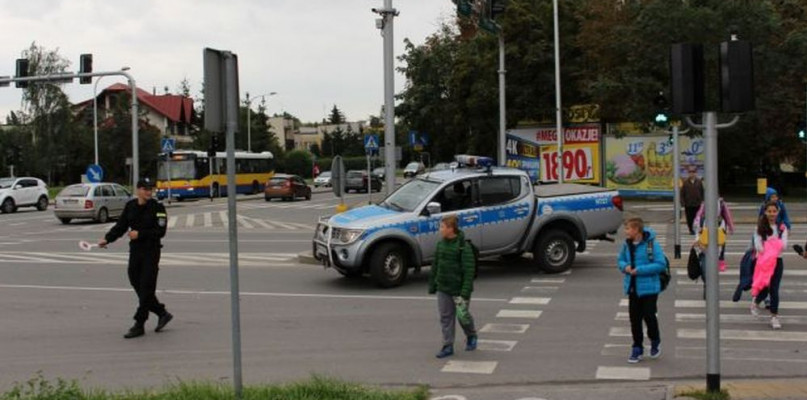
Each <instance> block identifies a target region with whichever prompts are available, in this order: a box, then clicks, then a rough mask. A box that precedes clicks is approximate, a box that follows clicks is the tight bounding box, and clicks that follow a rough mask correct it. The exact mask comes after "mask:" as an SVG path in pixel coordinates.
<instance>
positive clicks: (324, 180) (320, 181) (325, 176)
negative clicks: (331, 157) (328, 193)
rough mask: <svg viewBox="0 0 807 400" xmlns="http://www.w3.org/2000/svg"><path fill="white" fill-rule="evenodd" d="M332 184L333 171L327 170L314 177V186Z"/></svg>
mask: <svg viewBox="0 0 807 400" xmlns="http://www.w3.org/2000/svg"><path fill="white" fill-rule="evenodd" d="M320 186H325V187H328V186H331V171H325V172H323V173H321V174H319V175H317V177H316V178H314V187H320Z"/></svg>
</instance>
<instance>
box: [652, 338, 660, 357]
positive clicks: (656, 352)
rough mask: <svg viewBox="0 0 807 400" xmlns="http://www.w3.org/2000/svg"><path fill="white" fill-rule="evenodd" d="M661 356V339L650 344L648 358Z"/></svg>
mask: <svg viewBox="0 0 807 400" xmlns="http://www.w3.org/2000/svg"><path fill="white" fill-rule="evenodd" d="M659 357H661V341H653V342H651V344H650V358H659Z"/></svg>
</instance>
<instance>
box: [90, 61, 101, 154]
mask: <svg viewBox="0 0 807 400" xmlns="http://www.w3.org/2000/svg"><path fill="white" fill-rule="evenodd" d="M102 78H103V76H100V77H98V79H96V80H95V84H93V86H92V128H93V129H92V131H93V138H94V140H95V165H98V94H97V92H98V82H101V79H102Z"/></svg>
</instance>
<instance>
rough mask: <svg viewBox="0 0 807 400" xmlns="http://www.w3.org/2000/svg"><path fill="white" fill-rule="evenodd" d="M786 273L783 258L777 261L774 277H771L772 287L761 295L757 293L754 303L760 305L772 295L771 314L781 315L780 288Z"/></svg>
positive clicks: (767, 288) (764, 290)
mask: <svg viewBox="0 0 807 400" xmlns="http://www.w3.org/2000/svg"><path fill="white" fill-rule="evenodd" d="M784 271H785V263H784V262H783V261H782V259H781V258H777V259H776V269H774V270H773V276H771V284H770V286H768V287H766V288H765V289H762V290H761V291H760V292H759V293H757V297H756V298H755V299H754V301H756V302H757V304H759V303H760V302H761V301H762V300H765V298H766V297H768V296H769V295H770V297H771V314H779V286H780V285H781V284H782V274H783V273H784Z"/></svg>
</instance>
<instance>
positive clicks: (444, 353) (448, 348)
mask: <svg viewBox="0 0 807 400" xmlns="http://www.w3.org/2000/svg"><path fill="white" fill-rule="evenodd" d="M453 355H454V346H453V345H450V344H447V345H445V346H443V348H442V349H440V351H439V352H438V353H437V354H435V355H434V356H435V357H437V358H446V357H448V356H453Z"/></svg>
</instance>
